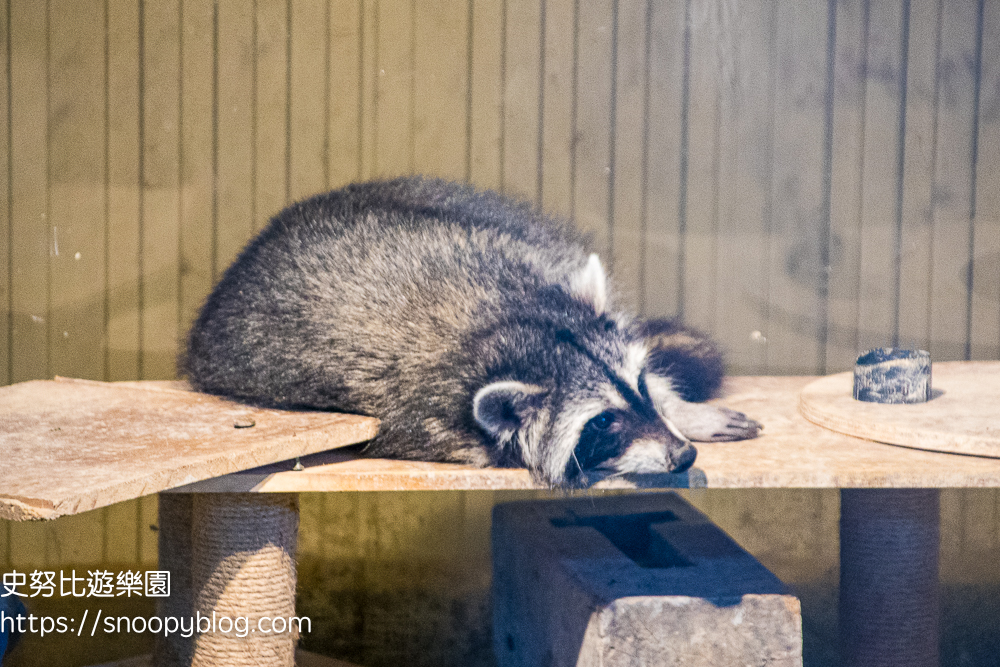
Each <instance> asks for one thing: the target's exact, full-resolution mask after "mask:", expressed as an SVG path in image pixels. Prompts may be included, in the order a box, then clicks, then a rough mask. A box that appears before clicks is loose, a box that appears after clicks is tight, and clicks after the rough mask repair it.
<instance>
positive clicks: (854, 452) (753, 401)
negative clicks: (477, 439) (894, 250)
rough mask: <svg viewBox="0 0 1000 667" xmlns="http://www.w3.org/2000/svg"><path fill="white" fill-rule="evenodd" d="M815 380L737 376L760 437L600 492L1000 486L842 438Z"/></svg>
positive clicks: (346, 457) (981, 472)
mask: <svg viewBox="0 0 1000 667" xmlns="http://www.w3.org/2000/svg"><path fill="white" fill-rule="evenodd" d="M816 379H817V378H815V377H734V378H729V379H728V380H727V381H726V394H727V395H726V397H724V398H723V399H721V400H720V401H718V402H719V403H722V404H724V405H727V406H729V407H731V408H734V409H737V410H741V411H743V412H746V413H747V414H748V415H750V416H751V417H753V418H755V419H757V420H758V421H760V422H762V423H763V424H764V431H763V433H762V435H761V436H760V437H758V438H756V439H754V440H744V441H738V442H719V443H697V447H698V459H697V461H696V462H695V468H694V469H692V470H691V471H690V472H689V473H686V474H684V475H634V476H629V477H628V478H617V479H606V480H604V481H601V482H599V483H598V484H596V485H595V487H596V488H676V487H708V488H751V487H754V488H756V487H793V488H794V487H798V488H816V487H832V488H879V487H885V488H908V487H909V488H941V487H1000V459H996V458H988V457H978V456H960V455H955V454H942V453H937V452H929V451H920V450H914V449H908V448H905V447H896V446H892V445H886V444H881V443H877V442H872V441H869V440H862V439H859V438H854V437H851V436H847V435H843V434H840V433H836V432H834V431H831V430H829V429H826V428H823V427H821V426H817V425H816V424H813V423H811V422H809V421H807V420H806V419H805V418H804V417H803V416H802V415H801V414H800V412H799V395H800V392H801V390H802V389H803V388H804V387H805V386H807V385H809V384H810V383H812V382H813V381H815V380H816ZM302 462H303V464H304V465H305V470H302V471H300V472H294V471H291V469H290V468H291V464H290V463H287V462H286V463H280V464H276V465H272V466H266V467H263V468H259V469H256V470H250V471H247V472H243V473H237V474H232V475H226V476H224V477H221V478H217V479H214V480H210V481H207V482H203V483H199V484H195V485H192V486H190V487H188V488H186V489H184V490H186V491H195V490H197V491H201V492H212V491H259V492H304V491H400V490H440V489H530V488H538V487H537V486H536V485H535V484H533V483H532V481H531V478H530V477H529V476H528V473H527V471H525V470H513V469H509V470H494V469H481V468H471V467H467V466H459V465H450V464H443V463H419V462H411V461H386V460H377V459H376V460H371V459H364V458H361V457H359V456H358V454H357V453H356V452H352V451H350V450H340V451H335V452H326V453H323V454H318V455H315V456H312V457H308V458H306V459H303V461H302Z"/></svg>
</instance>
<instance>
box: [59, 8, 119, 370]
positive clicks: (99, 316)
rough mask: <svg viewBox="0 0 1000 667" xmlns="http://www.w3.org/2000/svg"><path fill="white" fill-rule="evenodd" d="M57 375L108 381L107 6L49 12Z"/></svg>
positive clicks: (61, 9) (60, 9)
mask: <svg viewBox="0 0 1000 667" xmlns="http://www.w3.org/2000/svg"><path fill="white" fill-rule="evenodd" d="M49 11H50V17H51V18H50V23H49V40H50V41H49V44H50V56H49V57H50V63H51V64H52V68H51V70H50V72H49V96H50V97H49V178H50V191H49V221H50V222H51V224H52V229H53V254H52V257H51V258H50V271H51V280H52V282H51V288H50V289H51V304H50V308H51V318H52V323H51V327H50V329H49V347H50V354H51V365H50V372H52V373H53V374H56V375H66V376H69V377H82V378H89V379H94V380H100V379H103V377H104V322H105V315H104V313H105V311H104V309H105V300H104V295H105V287H106V286H105V283H104V278H105V275H104V268H105V259H104V251H105V244H104V240H105V236H104V234H105V196H106V188H105V184H106V180H105V177H106V173H105V145H104V144H105V90H104V56H105V50H104V41H103V40H102V39H101V38H102V37H103V35H104V28H105V16H104V3H103V2H102V1H101V0H88V1H85V2H77V1H75V0H61V1H57V2H53V3H51V4H50V5H49Z"/></svg>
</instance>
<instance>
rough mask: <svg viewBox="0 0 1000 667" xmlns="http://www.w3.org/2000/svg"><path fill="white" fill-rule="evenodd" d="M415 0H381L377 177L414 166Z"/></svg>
mask: <svg viewBox="0 0 1000 667" xmlns="http://www.w3.org/2000/svg"><path fill="white" fill-rule="evenodd" d="M413 10H414V3H412V2H392V0H381V1H380V2H378V4H377V15H376V22H375V37H376V44H375V47H376V49H377V60H376V62H375V70H374V75H375V173H374V174H373V175H375V176H398V175H400V174H409V173H411V172H413V169H414V162H413V160H414V153H413V151H414V125H413V121H414V90H413V84H414V76H415V74H414V68H413V65H414V62H413V55H414V47H415V45H414V39H415V33H414V15H413Z"/></svg>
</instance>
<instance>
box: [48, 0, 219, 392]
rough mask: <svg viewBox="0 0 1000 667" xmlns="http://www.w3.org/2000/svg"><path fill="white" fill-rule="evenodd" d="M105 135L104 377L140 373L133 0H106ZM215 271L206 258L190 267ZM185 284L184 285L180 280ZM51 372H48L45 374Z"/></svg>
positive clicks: (136, 30) (136, 75)
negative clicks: (106, 199) (105, 318)
mask: <svg viewBox="0 0 1000 667" xmlns="http://www.w3.org/2000/svg"><path fill="white" fill-rule="evenodd" d="M107 31H108V40H107V49H108V56H107V57H108V61H107V65H108V83H107V112H108V119H107V139H106V142H107V143H106V150H107V155H108V157H107V160H108V208H107V223H106V224H107V227H106V228H107V237H106V238H107V254H106V256H105V260H106V275H107V293H106V294H105V296H104V298H105V301H106V303H107V321H106V323H105V325H104V327H105V335H106V336H107V354H106V356H105V362H104V363H105V374H104V379H105V380H137V379H138V378H139V353H140V350H141V349H142V342H141V340H140V331H141V325H140V319H141V317H142V309H141V303H142V301H141V299H140V290H139V285H140V279H139V275H140V261H139V238H140V234H141V220H142V216H141V211H140V202H141V197H140V173H139V170H140V163H141V158H140V155H141V152H142V146H141V140H140V137H141V129H140V114H139V109H140V107H141V101H140V98H141V93H142V91H141V90H140V89H139V73H140V71H141V69H142V68H141V65H140V59H139V42H140V39H139V37H140V35H139V8H138V7H137V6H136V4H135V3H134V2H131V1H130V0H112V1H110V2H109V3H108V27H107ZM190 271H192V272H211V266H210V265H208V264H205V265H202V266H199V267H194V266H192V267H190ZM182 290H183V286H182ZM43 377H47V376H43Z"/></svg>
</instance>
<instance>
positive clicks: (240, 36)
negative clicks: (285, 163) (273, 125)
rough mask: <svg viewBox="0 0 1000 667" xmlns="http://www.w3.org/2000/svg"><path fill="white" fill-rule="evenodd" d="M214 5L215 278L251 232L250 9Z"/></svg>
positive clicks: (236, 1) (230, 0)
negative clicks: (216, 61) (215, 39)
mask: <svg viewBox="0 0 1000 667" xmlns="http://www.w3.org/2000/svg"><path fill="white" fill-rule="evenodd" d="M217 7H218V9H217V17H218V18H217V24H216V25H217V28H216V32H217V35H218V37H217V40H218V41H217V45H216V53H217V56H216V57H217V59H218V65H217V71H218V79H217V81H218V83H217V91H216V94H217V95H218V103H217V105H216V114H217V117H216V132H217V137H216V145H217V148H216V151H217V154H216V165H217V167H216V168H217V173H216V179H217V180H216V203H215V225H216V233H215V258H214V259H215V278H216V279H218V277H220V276H221V275H222V272H223V271H225V270H226V267H228V266H229V265H230V264H231V263H232V261H233V260H234V259H235V258H236V255H237V253H238V252H239V251H240V250H242V249H243V246H244V245H246V243H247V241H248V240H249V239H250V237H251V235H252V234H253V232H254V182H253V177H254V174H253V156H254V154H253V153H254V138H253V133H254V100H253V82H254V71H253V70H254V26H253V20H254V16H253V7H252V6H251V5H250V4H249V3H247V2H245V1H244V0H222V1H220V2H218V4H217ZM321 34H325V31H324V32H323V33H321ZM321 64H322V61H320V62H318V63H316V66H317V70H318V71H317V72H316V86H317V87H318V88H319V89H320V90H323V91H325V84H324V81H323V76H322V74H323V73H324V72H323V71H322V68H321V67H320V65H321ZM320 120H321V121H323V122H321V123H320V124H319V135H320V137H323V135H324V132H325V118H321V119H320ZM312 122H314V123H315V120H314V121H312ZM320 146H321V147H322V146H323V141H320ZM318 171H319V172H320V175H321V176H323V178H322V181H321V182H319V183H317V186H318V189H319V190H323V189H325V188H326V178H325V164H320V165H319V166H318Z"/></svg>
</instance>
